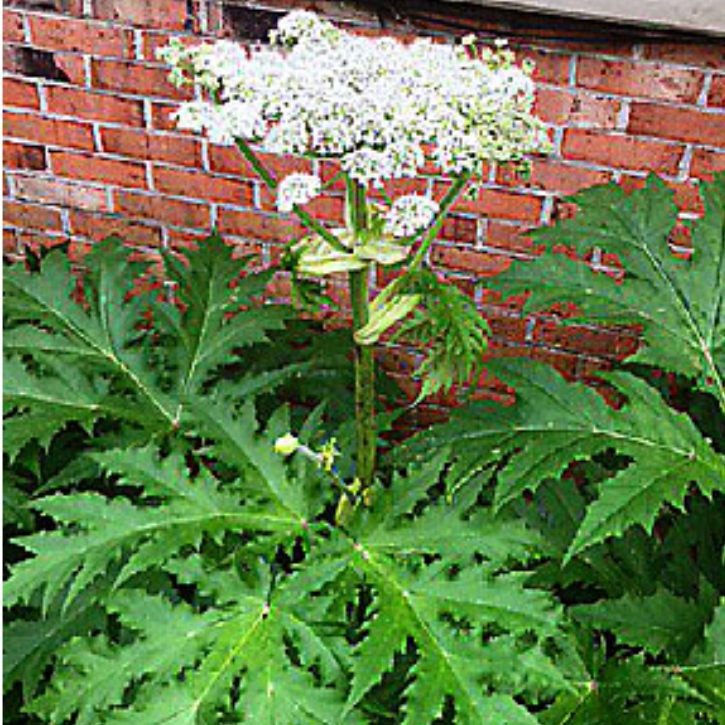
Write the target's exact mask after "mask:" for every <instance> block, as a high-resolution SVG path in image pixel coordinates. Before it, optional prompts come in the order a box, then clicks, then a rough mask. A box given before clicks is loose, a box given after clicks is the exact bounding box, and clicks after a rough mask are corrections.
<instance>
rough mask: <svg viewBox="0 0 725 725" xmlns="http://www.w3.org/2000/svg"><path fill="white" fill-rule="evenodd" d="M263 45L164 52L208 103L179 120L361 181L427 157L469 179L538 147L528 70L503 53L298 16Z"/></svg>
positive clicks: (409, 173)
mask: <svg viewBox="0 0 725 725" xmlns="http://www.w3.org/2000/svg"><path fill="white" fill-rule="evenodd" d="M272 40H273V45H272V46H270V47H266V48H260V49H256V50H254V51H252V50H249V49H247V48H244V47H242V46H239V45H236V44H234V43H232V42H229V41H220V42H217V43H214V44H205V45H201V46H196V47H192V48H184V47H183V46H181V45H180V44H179V43H178V42H177V43H172V44H171V45H170V46H167V48H165V49H163V50H162V57H163V58H164V59H165V60H166V61H167V62H168V63H170V64H171V65H172V67H173V70H172V78H173V79H174V80H176V81H177V82H186V83H188V82H192V83H195V84H197V85H198V86H200V87H201V88H202V89H203V90H205V91H206V93H207V97H208V98H209V100H208V101H198V100H197V101H192V102H190V103H189V104H187V105H186V107H182V110H181V111H180V114H179V121H180V123H182V124H183V125H184V127H186V128H191V129H195V130H199V131H207V132H208V133H209V134H210V137H211V138H212V139H213V140H214V141H217V142H222V143H231V142H232V141H233V140H234V139H235V138H241V139H244V140H246V141H249V142H253V143H257V144H259V145H260V146H262V147H263V148H264V149H265V150H267V151H270V152H275V153H280V154H295V155H306V156H312V157H320V158H330V157H333V158H338V159H339V160H340V163H341V165H342V168H343V169H344V170H345V171H346V172H347V173H348V174H349V175H350V176H351V177H352V178H354V179H356V180H357V181H359V182H360V183H362V184H366V185H367V184H369V183H372V184H380V183H382V182H383V181H384V180H385V179H391V178H400V177H413V176H416V175H417V174H418V173H419V172H420V170H421V168H422V167H423V166H424V165H425V164H427V163H431V162H432V163H434V164H435V165H437V166H438V167H439V168H441V169H442V171H443V172H444V173H447V174H452V175H459V174H462V173H472V174H477V173H480V172H481V171H482V169H483V166H484V163H486V162H490V161H493V162H499V163H503V162H509V161H518V160H520V159H522V158H523V157H524V156H525V155H527V154H530V153H532V152H537V151H540V150H544V149H545V148H546V146H547V143H548V142H547V139H546V134H545V132H544V129H543V126H542V124H541V122H540V121H539V120H538V119H536V118H535V117H534V116H533V115H532V112H531V108H532V103H533V92H534V87H533V83H532V81H531V78H530V69H529V68H527V67H524V68H521V67H518V66H516V65H515V64H514V58H513V54H512V53H511V52H510V51H508V50H505V49H501V48H499V49H488V48H486V49H483V50H480V51H478V52H477V51H475V50H474V48H473V46H470V45H460V46H450V45H444V44H441V43H435V42H433V41H431V40H426V39H421V40H418V41H416V42H414V43H407V44H406V43H402V42H399V41H397V40H394V39H392V38H375V39H371V38H367V37H362V36H357V35H353V34H350V33H346V32H343V31H341V30H339V29H337V28H336V27H335V26H333V25H332V24H331V23H329V22H327V21H325V20H323V19H321V18H319V17H318V16H317V15H315V14H314V13H310V12H306V11H294V12H292V13H290V14H289V15H287V16H285V17H284V18H283V19H282V20H281V21H280V23H279V26H278V28H277V30H276V31H275V32H274V33H273V34H272Z"/></svg>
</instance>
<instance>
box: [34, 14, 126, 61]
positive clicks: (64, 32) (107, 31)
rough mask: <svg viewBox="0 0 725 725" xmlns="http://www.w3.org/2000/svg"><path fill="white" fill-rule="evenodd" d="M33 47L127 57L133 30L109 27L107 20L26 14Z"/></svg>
mask: <svg viewBox="0 0 725 725" xmlns="http://www.w3.org/2000/svg"><path fill="white" fill-rule="evenodd" d="M28 20H29V22H30V34H31V37H32V39H33V46H34V47H36V48H48V49H50V50H69V51H74V52H76V53H88V54H90V55H108V56H118V57H131V56H132V55H133V33H132V32H131V31H130V30H125V29H122V28H113V27H110V26H109V25H108V24H107V23H98V22H94V21H92V20H78V19H76V18H62V17H49V16H47V15H29V16H28Z"/></svg>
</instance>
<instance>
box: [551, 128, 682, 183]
mask: <svg viewBox="0 0 725 725" xmlns="http://www.w3.org/2000/svg"><path fill="white" fill-rule="evenodd" d="M563 155H564V157H565V158H570V159H577V160H579V161H589V162H591V163H594V164H600V165H602V166H612V167H614V168H617V169H632V170H636V171H656V172H658V173H665V174H673V173H675V171H676V170H677V167H678V164H679V162H680V158H681V157H682V148H681V147H680V146H676V145H672V144H664V143H659V142H657V141H643V140H640V139H633V138H629V137H628V136H624V135H612V134H608V133H600V132H596V131H580V130H576V129H567V131H566V132H565V133H564V144H563Z"/></svg>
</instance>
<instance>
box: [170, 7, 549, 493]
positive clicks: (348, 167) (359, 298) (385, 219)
mask: <svg viewBox="0 0 725 725" xmlns="http://www.w3.org/2000/svg"><path fill="white" fill-rule="evenodd" d="M271 40H272V46H271V47H267V48H257V49H253V50H251V51H250V50H249V49H248V48H243V47H241V46H239V45H236V44H234V43H231V42H228V41H222V42H217V43H214V44H207V45H201V46H197V47H191V48H185V47H184V46H183V45H182V44H181V43H179V42H177V43H174V44H171V45H170V46H168V47H167V48H165V49H164V50H162V53H161V55H162V57H163V58H164V59H165V60H166V61H168V62H169V63H170V64H171V65H172V67H173V71H172V78H173V79H174V80H175V81H176V82H178V83H180V84H184V83H188V84H193V85H194V86H195V87H196V88H197V90H198V91H199V92H200V95H201V96H202V97H205V100H196V101H192V102H189V103H186V104H184V105H183V106H182V107H181V109H180V111H179V113H178V122H179V126H180V127H182V128H189V129H194V130H198V131H206V132H207V133H208V135H209V137H210V139H211V140H212V141H215V142H218V143H225V144H236V145H237V146H238V147H239V149H240V151H241V152H242V154H243V155H244V157H245V158H246V159H247V161H248V162H249V163H250V165H251V167H252V168H253V169H254V170H255V171H256V173H257V174H258V176H259V178H260V179H261V181H262V182H263V183H264V184H266V186H267V187H269V188H270V189H271V190H273V191H275V192H276V193H277V205H278V207H279V209H280V210H281V211H283V212H294V213H295V214H296V215H297V216H298V217H299V218H300V220H301V222H302V223H303V224H304V225H305V226H306V227H308V228H309V230H310V234H309V236H306V237H304V238H303V239H300V240H297V241H296V242H295V243H294V244H293V245H292V246H291V248H290V249H289V250H288V252H289V254H288V259H289V261H290V265H291V267H292V272H293V279H304V278H309V277H312V278H318V279H320V278H323V277H326V276H328V275H332V274H336V273H337V274H341V273H342V274H346V275H347V278H348V291H349V299H350V305H351V308H352V318H353V321H352V325H353V332H354V336H355V342H356V347H355V350H356V357H355V370H356V393H355V400H356V431H357V455H356V463H357V482H356V485H357V486H359V487H361V488H362V489H363V490H365V489H369V488H370V487H371V486H372V484H373V481H374V477H375V460H376V445H375V443H376V430H375V428H376V423H375V416H374V405H373V401H374V399H375V390H374V368H375V362H374V355H373V345H374V344H375V343H376V342H378V340H379V339H380V337H381V336H382V335H383V334H384V333H385V332H386V331H388V330H389V329H390V328H391V327H393V326H394V325H396V323H398V322H400V321H402V320H403V319H405V318H409V322H408V323H407V324H406V325H405V326H404V327H403V329H402V330H399V333H401V332H407V333H408V334H411V335H417V337H418V338H425V340H426V344H427V346H428V349H429V354H428V357H427V359H426V361H425V362H424V364H423V366H422V368H421V370H420V371H419V372H420V374H421V377H422V379H423V381H424V382H423V385H422V391H421V394H422V395H423V396H425V395H427V394H429V393H432V392H435V391H436V390H438V389H440V388H442V387H449V386H450V385H451V384H452V383H453V381H454V379H455V378H456V377H459V378H462V379H466V378H468V377H470V376H471V375H472V373H473V371H474V370H475V368H476V366H477V365H478V363H479V361H480V359H481V356H482V353H483V351H484V350H485V345H486V327H485V324H484V323H483V321H482V320H481V318H480V316H479V315H478V314H477V312H476V310H475V309H474V308H473V307H472V306H471V304H470V302H469V301H468V299H467V298H465V297H464V296H463V294H462V293H461V292H459V291H458V290H457V288H455V287H453V286H446V285H445V283H444V282H442V281H440V280H439V278H438V277H437V276H436V275H435V274H433V273H432V272H431V271H430V270H429V269H428V266H427V264H426V259H427V254H428V251H429V249H430V247H431V245H432V244H433V242H434V240H435V239H436V236H437V235H438V233H439V232H440V230H441V227H442V225H443V222H444V219H445V217H446V215H447V214H448V212H449V211H450V209H451V208H452V206H453V205H454V204H455V202H456V200H457V199H458V198H459V196H460V195H461V194H462V193H463V192H464V191H465V190H466V187H467V186H469V183H470V182H471V180H472V179H474V178H476V177H479V176H480V175H481V173H482V172H483V169H484V168H485V165H486V164H487V163H490V162H496V163H508V162H522V161H523V160H524V159H525V158H526V155H527V154H530V153H532V152H536V151H543V150H545V149H546V148H547V146H548V140H547V137H546V134H545V131H544V128H543V125H542V124H541V122H540V121H539V120H538V119H537V118H536V117H535V116H533V115H532V106H533V100H534V95H533V90H534V88H533V83H532V81H531V78H530V72H531V68H528V67H526V68H520V67H518V66H516V65H515V64H514V57H513V53H511V52H509V51H507V50H503V49H494V50H492V49H489V48H485V49H480V48H477V47H476V44H475V39H474V38H468V39H466V43H465V44H462V45H460V46H458V47H452V46H448V45H443V44H440V43H434V42H432V41H430V40H418V41H416V42H414V43H412V44H405V43H402V42H399V41H396V40H394V39H392V38H378V39H370V38H365V37H360V36H357V35H354V34H352V33H346V32H343V31H342V30H340V29H338V28H336V27H335V26H334V25H332V24H331V23H329V22H327V21H325V20H323V19H321V18H319V17H318V16H316V15H315V14H313V13H310V12H305V11H297V12H293V13H291V14H290V15H288V16H286V17H284V18H283V19H282V20H281V21H280V23H279V26H278V28H277V30H276V31H274V33H273V34H272V38H271ZM253 147H254V148H262V149H264V150H266V151H268V152H272V153H278V154H285V155H295V156H302V157H305V158H307V159H310V160H312V161H317V162H319V161H322V160H324V161H328V162H329V161H334V162H336V163H337V164H338V165H339V168H340V172H339V174H336V175H335V176H333V177H332V178H330V179H326V180H323V179H321V178H320V177H318V176H316V175H314V174H301V173H295V174H291V175H290V176H287V177H286V178H284V179H282V180H281V181H279V180H278V179H276V178H274V176H273V175H272V174H271V173H270V172H269V170H268V169H267V168H265V165H264V164H263V163H262V161H261V160H260V157H259V155H258V154H256V153H255V151H254V150H253ZM431 166H432V167H436V168H437V169H439V170H440V171H441V172H442V173H443V174H445V175H446V176H447V177H448V178H449V179H450V183H449V187H448V190H447V191H446V193H445V194H444V195H443V197H442V199H440V200H435V199H433V198H431V197H429V196H423V195H418V194H410V195H403V196H398V197H397V198H391V197H390V196H389V194H388V193H387V191H386V188H385V186H386V182H389V181H391V180H396V179H404V178H416V177H419V176H420V175H421V174H422V173H423V172H424V171H426V169H427V168H429V167H431ZM338 178H339V179H340V180H341V181H342V182H343V183H344V186H345V189H346V199H345V201H346V208H345V226H344V228H340V229H330V228H328V227H326V226H324V225H323V224H321V223H320V222H318V221H316V220H315V219H314V218H313V217H312V216H311V215H310V214H309V213H308V211H307V210H306V209H305V205H306V204H307V203H308V202H311V201H312V200H313V199H314V198H315V197H316V196H317V195H318V194H320V193H321V191H322V190H323V189H324V187H326V186H328V185H330V184H331V183H333V182H334V181H337V180H338ZM374 191H377V192H378V196H382V197H383V198H384V199H385V203H377V204H376V203H372V202H371V195H372V192H374ZM380 267H392V268H395V269H396V270H398V271H399V272H400V274H398V275H396V278H395V279H394V280H393V281H391V282H389V283H388V284H387V286H386V287H384V288H383V289H380V290H378V291H377V293H376V294H374V291H373V286H372V282H373V281H374V279H375V272H376V268H380ZM411 315H414V317H413V319H412V320H410V316H411Z"/></svg>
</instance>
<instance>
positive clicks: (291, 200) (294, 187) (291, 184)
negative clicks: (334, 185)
mask: <svg viewBox="0 0 725 725" xmlns="http://www.w3.org/2000/svg"><path fill="white" fill-rule="evenodd" d="M321 191H322V181H321V180H320V177H319V176H314V175H313V174H289V176H285V178H284V179H283V180H282V181H281V182H280V185H279V187H278V189H277V208H278V209H279V210H280V211H281V212H290V211H292V209H293V208H294V206H295V205H296V204H299V205H300V206H302V205H303V204H306V203H307V202H308V201H311V200H312V199H314V198H315V197H316V196H319V194H320V192H321Z"/></svg>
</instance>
